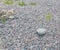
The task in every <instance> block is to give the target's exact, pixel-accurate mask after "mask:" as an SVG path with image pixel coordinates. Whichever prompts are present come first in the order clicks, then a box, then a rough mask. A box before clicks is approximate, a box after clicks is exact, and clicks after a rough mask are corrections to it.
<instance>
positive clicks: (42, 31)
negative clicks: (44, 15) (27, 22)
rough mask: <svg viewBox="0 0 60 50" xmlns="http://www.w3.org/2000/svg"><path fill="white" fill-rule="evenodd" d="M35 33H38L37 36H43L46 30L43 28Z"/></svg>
mask: <svg viewBox="0 0 60 50" xmlns="http://www.w3.org/2000/svg"><path fill="white" fill-rule="evenodd" d="M37 32H38V34H39V35H43V34H45V33H46V29H45V28H38V29H37Z"/></svg>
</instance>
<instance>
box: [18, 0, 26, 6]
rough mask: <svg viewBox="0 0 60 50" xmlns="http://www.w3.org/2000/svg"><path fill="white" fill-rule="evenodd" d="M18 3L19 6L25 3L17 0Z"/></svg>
mask: <svg viewBox="0 0 60 50" xmlns="http://www.w3.org/2000/svg"><path fill="white" fill-rule="evenodd" d="M18 5H19V6H25V5H26V4H25V2H23V1H22V2H18Z"/></svg>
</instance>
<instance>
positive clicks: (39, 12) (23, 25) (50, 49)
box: [0, 0, 60, 50]
mask: <svg viewBox="0 0 60 50" xmlns="http://www.w3.org/2000/svg"><path fill="white" fill-rule="evenodd" d="M24 1H25V2H26V3H27V6H23V7H21V6H19V5H17V3H14V4H12V5H6V4H3V3H0V10H3V9H15V12H16V14H15V15H14V16H15V17H16V19H13V20H8V21H7V22H6V23H0V50H60V0H24ZM29 2H36V3H37V5H35V6H31V5H29V4H28V3H29ZM48 13H50V14H52V19H51V20H50V21H46V19H45V15H46V14H48ZM39 27H42V28H46V29H47V33H46V35H44V36H39V35H37V34H35V33H36V30H37V28H39Z"/></svg>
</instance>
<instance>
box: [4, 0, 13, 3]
mask: <svg viewBox="0 0 60 50" xmlns="http://www.w3.org/2000/svg"><path fill="white" fill-rule="evenodd" d="M4 3H5V4H13V0H6V1H5V2H4Z"/></svg>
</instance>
